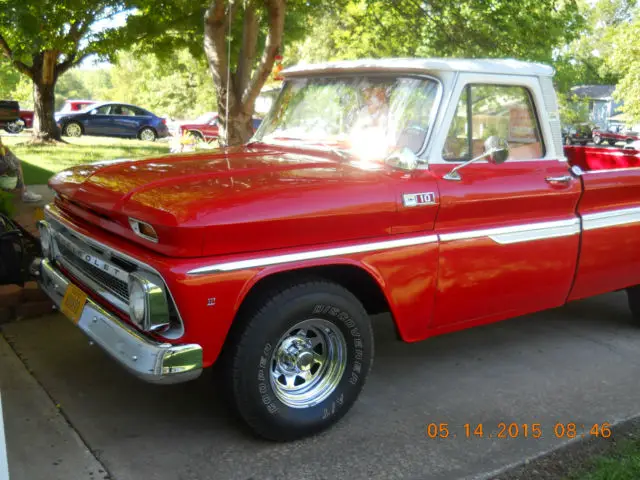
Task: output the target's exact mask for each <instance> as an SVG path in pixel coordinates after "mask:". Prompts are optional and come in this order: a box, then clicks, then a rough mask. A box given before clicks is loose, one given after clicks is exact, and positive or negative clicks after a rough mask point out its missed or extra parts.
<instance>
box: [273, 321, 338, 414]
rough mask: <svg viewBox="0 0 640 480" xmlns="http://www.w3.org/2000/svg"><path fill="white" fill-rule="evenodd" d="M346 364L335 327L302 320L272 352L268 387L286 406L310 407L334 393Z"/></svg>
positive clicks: (288, 331) (325, 322) (330, 324)
mask: <svg viewBox="0 0 640 480" xmlns="http://www.w3.org/2000/svg"><path fill="white" fill-rule="evenodd" d="M346 365H347V342H346V340H345V338H344V335H343V334H342V332H341V331H340V330H339V329H338V327H337V326H336V325H334V324H333V323H331V322H329V321H327V320H324V319H321V318H312V319H309V320H304V321H303V322H300V323H298V324H296V325H294V326H293V327H292V328H289V329H288V330H287V332H286V333H285V334H284V335H283V336H282V337H281V338H280V340H279V341H278V344H277V346H276V348H275V350H274V351H273V354H272V356H271V364H270V380H271V387H272V388H273V392H274V393H275V394H276V396H277V397H278V399H279V400H280V401H281V402H282V403H284V404H285V405H287V406H289V407H292V408H308V407H312V406H314V405H317V404H318V403H320V402H322V401H323V400H325V399H326V398H327V397H328V396H329V395H331V394H332V393H333V392H334V391H335V389H336V388H337V386H338V383H340V379H341V378H342V375H343V374H344V371H345V368H346Z"/></svg>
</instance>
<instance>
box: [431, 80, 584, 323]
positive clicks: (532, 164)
mask: <svg viewBox="0 0 640 480" xmlns="http://www.w3.org/2000/svg"><path fill="white" fill-rule="evenodd" d="M483 77H484V78H483ZM478 78H482V79H483V81H481V82H478ZM521 78H522V79H518V78H517V77H516V79H515V80H510V79H503V78H499V77H495V76H490V75H485V76H479V75H474V76H473V77H470V76H465V75H461V76H460V77H459V82H460V83H458V85H457V88H456V90H455V91H454V97H453V98H455V99H456V100H454V101H455V102H457V103H456V104H454V105H455V106H452V107H450V108H451V111H450V113H449V115H448V117H446V118H450V123H449V125H450V127H449V129H448V132H447V133H446V139H444V140H443V141H442V142H443V144H442V148H441V149H438V152H437V154H436V152H434V153H432V155H430V167H429V168H430V170H431V171H432V172H433V173H434V174H435V177H436V178H437V182H438V189H439V192H440V210H439V212H438V217H437V220H436V230H437V232H438V234H439V238H440V257H439V266H438V279H437V293H436V299H435V311H434V319H433V322H432V325H431V328H436V329H438V328H439V329H446V328H448V327H449V326H450V325H455V324H460V323H464V322H474V323H476V324H480V323H488V322H491V321H496V320H500V319H503V318H508V317H511V316H515V315H520V314H524V313H528V312H532V311H536V310H541V309H545V308H550V307H555V306H558V305H561V304H563V303H564V302H565V300H566V298H567V295H568V292H569V289H570V287H571V283H572V281H573V275H574V272H575V266H576V261H577V254H578V242H579V231H580V227H579V220H578V218H577V216H576V205H577V202H578V199H579V196H580V192H581V188H580V181H579V180H578V179H576V178H574V177H573V176H571V175H570V173H569V171H568V165H567V163H566V162H565V161H560V159H559V156H558V154H561V153H562V151H561V147H559V149H560V151H556V150H555V145H554V143H553V140H552V138H551V133H550V129H549V126H548V123H547V125H543V126H542V127H544V128H542V127H541V122H540V120H541V119H542V118H545V119H546V118H547V116H546V108H545V105H544V104H542V105H539V104H536V102H535V101H534V99H536V98H537V99H540V98H542V95H541V92H540V87H539V83H538V79H537V78H535V77H532V78H530V79H529V77H524V76H523V77H521ZM472 80H473V82H474V83H471V81H472ZM510 81H513V82H514V83H508V84H505V82H510ZM515 82H521V83H515ZM538 112H545V113H544V114H543V115H545V116H544V117H542V115H540V116H539V114H538ZM489 136H498V137H500V138H503V139H505V140H506V141H507V142H508V143H509V146H510V155H509V158H508V159H507V161H506V163H503V164H500V165H495V164H491V163H489V162H488V161H487V160H481V161H478V162H477V163H473V164H470V165H468V166H466V167H464V168H462V169H460V170H459V173H460V177H461V178H460V179H459V180H447V179H445V178H443V177H444V176H445V175H446V174H447V172H449V171H450V170H451V169H452V168H454V167H456V166H457V165H460V164H461V163H462V162H464V161H467V160H470V159H472V158H475V157H477V156H479V155H482V153H483V151H484V142H485V141H486V139H487V138H488V137H489ZM558 143H559V140H558Z"/></svg>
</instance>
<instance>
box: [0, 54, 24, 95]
mask: <svg viewBox="0 0 640 480" xmlns="http://www.w3.org/2000/svg"><path fill="white" fill-rule="evenodd" d="M19 81H20V73H19V72H18V71H17V70H16V69H15V68H13V67H12V66H11V63H10V62H9V61H8V60H7V59H5V58H4V57H2V56H1V55H0V100H9V99H12V94H13V91H14V90H15V88H16V85H17V84H18V82H19Z"/></svg>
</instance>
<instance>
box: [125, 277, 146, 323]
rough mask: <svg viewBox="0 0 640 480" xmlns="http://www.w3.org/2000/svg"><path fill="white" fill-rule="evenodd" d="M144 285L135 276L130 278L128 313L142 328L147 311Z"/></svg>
mask: <svg viewBox="0 0 640 480" xmlns="http://www.w3.org/2000/svg"><path fill="white" fill-rule="evenodd" d="M145 296H146V294H145V292H144V287H143V286H142V284H141V283H140V281H138V280H137V279H135V278H132V280H131V284H130V286H129V314H130V315H131V319H132V320H133V321H134V322H135V323H137V324H138V325H140V326H141V327H143V328H144V317H145V313H146V311H147V300H146V298H145Z"/></svg>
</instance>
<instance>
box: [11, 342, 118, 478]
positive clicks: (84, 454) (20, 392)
mask: <svg viewBox="0 0 640 480" xmlns="http://www.w3.org/2000/svg"><path fill="white" fill-rule="evenodd" d="M0 393H1V395H2V412H3V413H4V430H5V436H6V443H7V445H6V447H7V452H8V461H9V475H10V478H11V480H84V479H87V480H98V479H105V478H109V477H108V476H107V474H106V472H105V470H104V468H103V467H102V465H101V464H100V463H99V462H98V461H97V460H96V458H95V457H94V456H93V454H92V453H91V452H90V451H89V449H88V448H87V446H86V445H85V444H84V442H83V441H82V439H81V438H80V437H79V436H78V434H77V433H76V432H75V430H74V429H73V428H72V427H71V426H70V425H69V423H68V422H67V420H66V419H65V418H64V416H63V415H62V414H61V413H60V411H59V410H58V408H57V407H56V405H55V404H54V402H53V401H52V400H51V398H50V397H49V396H48V395H47V393H46V392H45V390H44V389H43V388H42V387H41V386H40V384H39V383H38V382H37V381H36V380H35V378H34V377H33V376H32V375H31V374H30V373H29V372H28V371H27V369H26V367H25V366H24V364H23V363H22V361H21V360H20V359H19V358H18V357H17V355H16V353H15V352H14V351H13V349H12V348H11V346H9V344H8V343H7V342H6V340H5V339H4V337H3V336H2V335H0ZM1 451H2V448H0V452H1ZM1 463H2V462H1V461H0V464H1Z"/></svg>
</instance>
